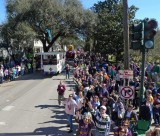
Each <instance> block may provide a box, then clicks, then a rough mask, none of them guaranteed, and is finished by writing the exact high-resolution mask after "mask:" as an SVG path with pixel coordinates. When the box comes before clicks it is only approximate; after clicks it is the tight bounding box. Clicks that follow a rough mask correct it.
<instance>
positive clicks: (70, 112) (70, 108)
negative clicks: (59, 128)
mask: <svg viewBox="0 0 160 136" xmlns="http://www.w3.org/2000/svg"><path fill="white" fill-rule="evenodd" d="M76 108H78V106H77V103H76V101H75V100H74V99H73V95H72V94H70V95H69V98H68V99H67V100H66V102H65V112H66V114H67V118H68V126H69V127H70V130H69V131H68V133H72V132H73V121H72V119H73V116H74V115H75V109H76Z"/></svg>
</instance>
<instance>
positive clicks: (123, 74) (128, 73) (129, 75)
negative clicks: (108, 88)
mask: <svg viewBox="0 0 160 136" xmlns="http://www.w3.org/2000/svg"><path fill="white" fill-rule="evenodd" d="M118 74H119V77H120V78H126V79H133V70H119V71H118Z"/></svg>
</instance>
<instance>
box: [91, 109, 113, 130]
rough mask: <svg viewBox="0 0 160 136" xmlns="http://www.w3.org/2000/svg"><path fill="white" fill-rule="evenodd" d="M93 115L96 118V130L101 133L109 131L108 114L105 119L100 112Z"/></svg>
mask: <svg viewBox="0 0 160 136" xmlns="http://www.w3.org/2000/svg"><path fill="white" fill-rule="evenodd" d="M92 115H93V116H94V118H95V120H94V122H95V125H96V130H98V131H101V132H106V131H109V129H110V122H111V120H110V117H109V116H108V115H107V114H106V117H105V118H102V117H101V114H100V113H99V112H95V111H94V112H92Z"/></svg>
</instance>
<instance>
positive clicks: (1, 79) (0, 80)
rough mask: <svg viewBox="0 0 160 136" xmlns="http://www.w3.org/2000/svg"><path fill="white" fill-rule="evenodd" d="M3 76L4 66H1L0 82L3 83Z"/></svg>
mask: <svg viewBox="0 0 160 136" xmlns="http://www.w3.org/2000/svg"><path fill="white" fill-rule="evenodd" d="M3 77H4V73H3V68H2V66H0V84H2V83H3Z"/></svg>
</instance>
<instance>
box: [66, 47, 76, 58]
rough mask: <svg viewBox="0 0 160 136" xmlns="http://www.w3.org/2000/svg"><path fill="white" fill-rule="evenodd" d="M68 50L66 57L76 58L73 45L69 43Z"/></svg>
mask: <svg viewBox="0 0 160 136" xmlns="http://www.w3.org/2000/svg"><path fill="white" fill-rule="evenodd" d="M67 48H68V51H67V52H66V58H74V57H75V51H74V50H73V49H74V47H73V45H68V47H67Z"/></svg>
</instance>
